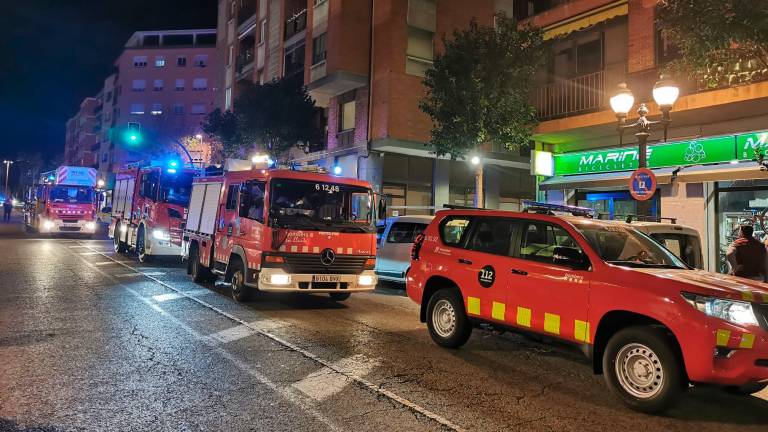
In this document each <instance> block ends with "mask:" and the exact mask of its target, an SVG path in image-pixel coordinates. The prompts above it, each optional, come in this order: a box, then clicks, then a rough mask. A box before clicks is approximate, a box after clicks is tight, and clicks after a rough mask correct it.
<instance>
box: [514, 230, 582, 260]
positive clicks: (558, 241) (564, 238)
mask: <svg viewBox="0 0 768 432" xmlns="http://www.w3.org/2000/svg"><path fill="white" fill-rule="evenodd" d="M558 247H564V248H571V249H576V250H578V251H579V252H581V248H579V246H578V244H576V242H575V241H574V240H573V238H571V236H570V235H569V234H568V233H567V232H566V231H565V230H564V229H562V228H560V227H558V226H555V225H551V224H548V223H543V222H529V223H528V224H526V225H525V228H524V229H523V232H522V239H521V244H520V258H523V259H527V260H532V261H541V262H545V263H549V264H553V255H554V252H555V248H558Z"/></svg>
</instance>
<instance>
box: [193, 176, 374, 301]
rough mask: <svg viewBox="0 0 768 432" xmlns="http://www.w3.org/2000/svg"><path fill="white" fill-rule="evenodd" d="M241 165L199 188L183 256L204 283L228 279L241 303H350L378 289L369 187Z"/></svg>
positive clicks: (206, 179)
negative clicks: (285, 297) (257, 294)
mask: <svg viewBox="0 0 768 432" xmlns="http://www.w3.org/2000/svg"><path fill="white" fill-rule="evenodd" d="M230 162H232V161H230ZM243 162H244V161H243ZM236 165H237V164H235V163H230V167H231V168H227V169H226V170H225V171H224V172H223V173H222V174H221V175H215V176H206V177H199V178H196V179H195V181H194V184H193V186H192V199H191V202H190V207H189V217H188V219H187V224H186V229H185V231H184V241H183V251H182V254H183V258H186V259H188V263H189V264H188V271H187V272H188V273H189V274H191V275H192V278H193V279H194V280H195V281H196V282H204V281H213V280H215V279H216V278H217V277H218V276H223V277H224V280H225V281H226V282H229V283H230V284H231V286H232V297H233V298H234V299H235V300H237V301H246V300H247V299H248V298H249V296H250V295H251V294H252V292H253V291H256V290H258V291H275V292H307V293H328V294H329V295H330V297H331V298H332V299H334V300H337V301H343V300H346V299H347V298H349V296H350V293H353V292H360V291H371V290H373V289H374V287H375V285H376V281H377V278H376V275H375V273H374V272H373V269H374V266H375V264H376V231H375V229H374V225H373V224H374V220H373V218H374V213H373V192H372V190H371V187H370V185H369V184H368V183H366V182H364V181H360V180H357V179H350V178H341V177H335V176H331V175H328V174H324V173H318V172H303V171H294V170H286V169H259V168H256V169H253V168H251V167H250V164H248V166H247V167H240V168H237V167H236ZM241 165H242V164H241Z"/></svg>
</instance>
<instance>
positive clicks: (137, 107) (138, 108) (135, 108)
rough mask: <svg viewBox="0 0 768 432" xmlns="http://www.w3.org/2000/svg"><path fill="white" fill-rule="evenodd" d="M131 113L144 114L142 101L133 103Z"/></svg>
mask: <svg viewBox="0 0 768 432" xmlns="http://www.w3.org/2000/svg"><path fill="white" fill-rule="evenodd" d="M131 114H137V115H140V114H144V104H142V103H134V104H131Z"/></svg>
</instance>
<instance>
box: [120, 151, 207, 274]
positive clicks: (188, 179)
mask: <svg viewBox="0 0 768 432" xmlns="http://www.w3.org/2000/svg"><path fill="white" fill-rule="evenodd" d="M180 165H181V164H180V163H178V162H173V161H172V162H169V163H167V164H157V163H153V164H151V165H148V166H140V164H136V165H133V166H129V167H127V168H126V169H123V170H121V171H119V172H118V173H117V175H116V177H115V188H114V191H113V194H112V199H113V201H112V220H111V222H110V224H109V237H110V238H112V239H113V240H114V247H115V252H118V253H125V252H128V251H130V250H133V251H135V253H136V255H137V256H138V258H139V261H141V262H145V261H147V260H149V259H150V258H151V257H153V256H159V255H172V256H178V255H179V253H180V251H181V235H182V231H183V225H184V220H185V218H186V211H187V206H188V205H189V197H190V192H191V190H192V178H193V177H194V176H196V175H197V174H199V170H197V169H193V168H184V167H182V166H180Z"/></svg>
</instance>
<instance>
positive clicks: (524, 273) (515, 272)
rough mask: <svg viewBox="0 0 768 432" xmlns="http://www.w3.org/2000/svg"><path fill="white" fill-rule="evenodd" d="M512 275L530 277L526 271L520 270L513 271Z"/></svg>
mask: <svg viewBox="0 0 768 432" xmlns="http://www.w3.org/2000/svg"><path fill="white" fill-rule="evenodd" d="M512 274H516V275H520V276H528V272H527V271H525V270H518V269H512Z"/></svg>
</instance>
